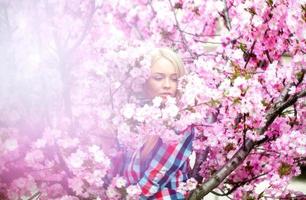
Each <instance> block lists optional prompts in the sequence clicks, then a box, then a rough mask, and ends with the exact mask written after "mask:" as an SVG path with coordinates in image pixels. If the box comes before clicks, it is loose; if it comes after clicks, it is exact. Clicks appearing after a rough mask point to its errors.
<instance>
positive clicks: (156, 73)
mask: <svg viewBox="0 0 306 200" xmlns="http://www.w3.org/2000/svg"><path fill="white" fill-rule="evenodd" d="M153 75H165V73H160V72H155V73H153ZM173 75H178V74H177V73H173V74H170V76H173Z"/></svg>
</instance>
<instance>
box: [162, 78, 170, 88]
mask: <svg viewBox="0 0 306 200" xmlns="http://www.w3.org/2000/svg"><path fill="white" fill-rule="evenodd" d="M163 86H164V88H170V80H169V79H168V78H166V79H165V80H164V84H163Z"/></svg>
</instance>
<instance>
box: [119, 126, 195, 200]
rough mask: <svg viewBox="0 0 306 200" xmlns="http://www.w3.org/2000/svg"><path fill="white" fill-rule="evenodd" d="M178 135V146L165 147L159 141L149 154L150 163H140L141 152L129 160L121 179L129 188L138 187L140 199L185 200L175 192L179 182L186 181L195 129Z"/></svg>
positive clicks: (188, 129) (186, 130)
mask: <svg viewBox="0 0 306 200" xmlns="http://www.w3.org/2000/svg"><path fill="white" fill-rule="evenodd" d="M180 134H184V137H183V139H182V141H180V142H179V143H177V144H170V145H169V144H164V143H163V142H162V141H161V140H159V142H158V143H157V145H156V146H155V147H154V149H153V151H152V152H151V154H150V157H149V158H151V159H147V160H146V161H141V160H140V151H136V152H135V153H134V154H133V155H132V156H130V157H129V159H128V160H129V161H130V162H128V163H127V166H126V167H125V170H124V176H125V177H126V178H127V180H128V182H129V184H138V185H139V186H140V188H141V191H142V194H141V196H140V199H142V200H150V199H157V200H158V199H160V200H168V199H169V200H170V199H185V197H184V195H183V194H181V193H179V192H178V191H177V188H178V185H179V182H182V181H186V180H187V179H188V170H189V159H188V157H189V156H190V155H191V153H192V140H193V135H194V129H193V127H188V128H187V129H185V130H184V131H182V132H181V133H180Z"/></svg>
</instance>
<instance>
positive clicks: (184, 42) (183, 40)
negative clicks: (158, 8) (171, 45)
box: [168, 0, 193, 57]
mask: <svg viewBox="0 0 306 200" xmlns="http://www.w3.org/2000/svg"><path fill="white" fill-rule="evenodd" d="M168 2H169V5H170V7H171V11H172V13H173V15H174V19H175V23H176V27H177V28H178V30H179V32H180V36H181V39H182V42H183V44H184V47H185V49H186V50H187V51H188V52H189V54H190V56H191V57H193V53H192V51H191V50H190V49H189V47H188V44H187V40H186V38H185V36H184V34H183V31H182V29H181V28H180V24H179V22H178V19H177V16H176V14H175V9H174V7H173V5H172V2H171V0H168Z"/></svg>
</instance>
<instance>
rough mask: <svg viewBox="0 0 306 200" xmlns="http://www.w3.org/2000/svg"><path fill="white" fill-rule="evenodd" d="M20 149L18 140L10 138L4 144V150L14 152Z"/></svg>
mask: <svg viewBox="0 0 306 200" xmlns="http://www.w3.org/2000/svg"><path fill="white" fill-rule="evenodd" d="M17 147H18V143H17V140H16V139H13V138H9V139H7V140H5V142H4V148H5V149H7V150H8V151H14V150H15V149H16V148H17Z"/></svg>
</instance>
